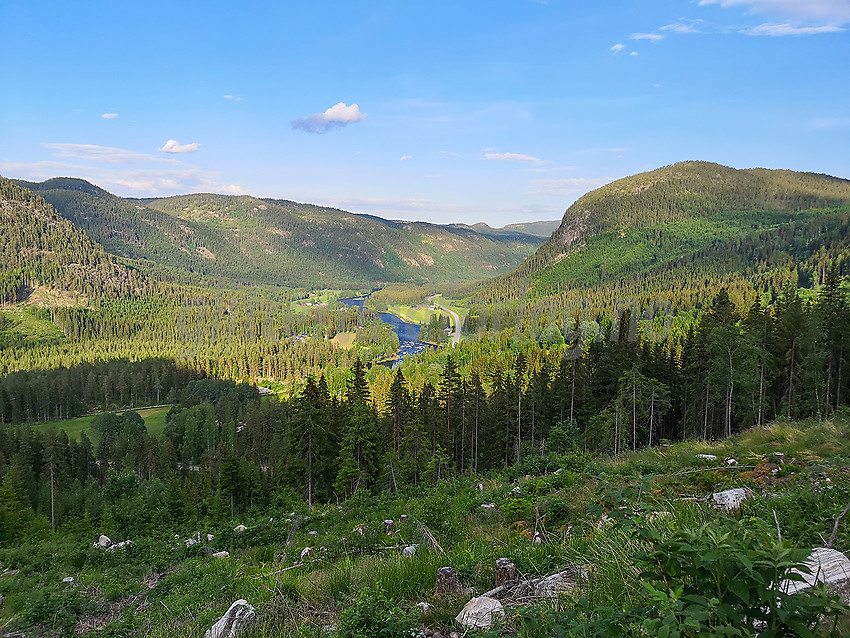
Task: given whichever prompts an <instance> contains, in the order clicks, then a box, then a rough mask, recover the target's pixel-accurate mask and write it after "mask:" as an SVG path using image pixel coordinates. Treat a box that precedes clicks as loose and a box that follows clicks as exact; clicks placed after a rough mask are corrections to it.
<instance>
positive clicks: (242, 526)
mask: <svg viewBox="0 0 850 638" xmlns="http://www.w3.org/2000/svg"><path fill="white" fill-rule="evenodd" d="M247 529H248V528H247V527H245V526H244V525H237V526H236V527H234V528H233V531H234V532H239V533H242V532H244V531H245V530H247Z"/></svg>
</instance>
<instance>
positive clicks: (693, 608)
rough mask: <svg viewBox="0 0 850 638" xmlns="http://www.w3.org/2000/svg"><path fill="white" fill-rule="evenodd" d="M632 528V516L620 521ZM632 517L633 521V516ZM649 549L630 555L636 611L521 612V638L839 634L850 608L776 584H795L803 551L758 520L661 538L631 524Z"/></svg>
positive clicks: (584, 606)
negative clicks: (638, 599)
mask: <svg viewBox="0 0 850 638" xmlns="http://www.w3.org/2000/svg"><path fill="white" fill-rule="evenodd" d="M625 520H629V521H631V523H632V524H633V525H634V523H635V520H636V519H634V518H626V519H625ZM637 520H639V519H637ZM636 529H637V531H638V532H639V533H640V535H641V536H642V537H643V538H644V539H645V540H646V542H647V544H648V546H649V548H650V549H649V551H646V552H642V553H639V554H637V555H635V556H634V559H635V561H636V562H637V564H638V565H639V566H640V567H641V568H642V569H643V570H644V573H643V574H642V575H641V577H642V585H643V587H644V590H645V594H646V597H645V602H644V604H643V605H642V606H640V607H632V608H627V609H614V608H611V607H602V608H599V607H596V608H594V607H593V606H592V605H590V603H589V602H588V601H587V600H586V599H584V600H581V601H579V602H578V603H577V604H576V605H575V606H574V607H572V608H570V609H568V610H566V611H564V610H557V609H549V610H540V609H534V608H530V609H528V610H525V611H522V612H520V614H519V616H520V623H521V624H520V629H519V635H520V636H521V637H522V638H543V637H544V636H546V637H555V638H557V637H566V636H570V637H573V636H584V637H595V638H614V637H620V636H622V637H625V636H658V637H660V638H686V637H687V638H690V637H696V636H700V637H702V636H728V637H733V636H734V637H738V636H740V637H749V636H756V635H758V636H760V637H761V638H780V637H791V636H794V637H801V638H809V637H811V638H814V637H815V636H840V635H846V634H843V633H842V632H841V631H840V630H839V629H838V627H837V623H838V621H839V618H840V616H842V614H844V613H846V612H847V611H850V609H848V607H847V606H846V605H843V604H842V603H840V602H839V601H838V599H837V598H835V597H831V596H829V595H828V594H827V592H826V589H825V586H822V585H821V586H818V587H816V588H814V589H811V590H808V591H804V592H800V593H797V594H793V595H790V594H787V593H784V592H783V591H782V588H781V587H780V586H779V583H782V582H783V581H786V580H792V581H795V580H796V581H799V580H802V576H801V575H800V574H799V573H792V571H793V570H797V571H798V572H806V573H808V569H807V568H806V567H804V566H803V565H802V563H803V561H804V560H805V559H806V558H807V557H808V555H809V552H808V550H802V549H795V548H792V547H790V546H789V545H788V544H787V543H782V542H780V541H778V540H776V539H774V538H773V537H772V534H771V530H770V529H769V528H768V527H767V526H766V525H765V524H764V523H761V522H760V521H752V520H742V521H739V520H735V519H720V520H717V521H713V522H711V523H708V524H705V525H702V526H701V527H699V528H697V529H692V530H688V529H682V530H678V531H676V532H675V533H674V534H673V535H672V536H671V537H670V538H667V539H662V538H661V537H660V536H659V535H658V534H657V533H656V532H654V531H651V530H649V529H647V528H646V527H643V526H641V525H640V524H639V523H638V524H637V525H636Z"/></svg>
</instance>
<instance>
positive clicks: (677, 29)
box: [658, 18, 703, 35]
mask: <svg viewBox="0 0 850 638" xmlns="http://www.w3.org/2000/svg"><path fill="white" fill-rule="evenodd" d="M702 23H703V20H690V19H688V18H681V19H679V20H676V22H673V23H672V24H665V25H664V26H663V27H660V28H659V29H658V30H659V31H669V32H670V33H677V34H679V35H688V34H691V33H700V27H699V25H700V24H702Z"/></svg>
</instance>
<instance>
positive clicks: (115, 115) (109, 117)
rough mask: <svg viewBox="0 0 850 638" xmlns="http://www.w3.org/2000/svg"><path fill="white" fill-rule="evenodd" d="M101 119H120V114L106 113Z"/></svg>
mask: <svg viewBox="0 0 850 638" xmlns="http://www.w3.org/2000/svg"><path fill="white" fill-rule="evenodd" d="M100 117H102V118H103V119H104V120H114V119H115V118H116V117H118V113H104V114H103V115H101V116H100Z"/></svg>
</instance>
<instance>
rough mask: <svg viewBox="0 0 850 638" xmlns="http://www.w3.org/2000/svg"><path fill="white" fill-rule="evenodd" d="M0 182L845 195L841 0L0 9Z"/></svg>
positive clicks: (362, 202) (354, 199) (154, 191)
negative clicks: (674, 180)
mask: <svg viewBox="0 0 850 638" xmlns="http://www.w3.org/2000/svg"><path fill="white" fill-rule="evenodd" d="M0 59H3V60H4V62H5V64H4V67H5V70H4V79H3V82H2V84H0V96H2V99H0V174H2V175H4V176H6V177H15V178H23V179H35V180H41V179H45V178H48V177H52V176H58V175H63V176H65V175H67V176H75V177H83V178H85V179H89V180H91V181H93V182H94V183H96V184H98V185H99V186H102V187H103V188H106V189H107V190H109V191H111V192H114V193H116V194H119V195H124V196H162V195H172V194H181V193H187V192H199V191H214V192H224V193H250V194H253V195H258V196H264V197H280V198H287V199H293V200H296V201H302V202H311V203H317V204H323V205H330V206H336V207H339V208H343V209H346V210H351V211H355V212H365V213H372V214H377V215H381V216H384V217H390V218H401V219H425V220H429V221H436V222H452V221H463V222H476V221H485V222H487V223H490V224H491V225H495V226H500V225H503V224H506V223H511V222H520V221H531V220H534V219H558V218H560V217H561V215H562V213H563V211H564V210H565V209H566V208H567V206H568V205H569V204H570V203H572V202H573V201H574V200H575V199H577V198H578V197H579V196H581V195H582V194H583V193H585V192H587V191H588V190H592V189H593V188H596V187H598V186H600V185H602V184H604V183H606V182H607V181H611V180H612V179H615V178H618V177H622V176H625V175H629V174H632V173H635V172H640V171H644V170H651V169H653V168H656V167H658V166H661V165H665V164H670V163H673V162H677V161H681V160H687V159H701V160H708V161H715V162H719V163H723V164H727V165H730V166H735V167H739V168H743V167H752V166H765V167H769V168H791V169H795V170H808V171H814V172H823V173H829V174H832V175H836V176H840V177H850V64H849V63H848V62H850V1H848V0H701V1H699V0H646V1H642V2H637V1H633V2H628V1H610V2H604V3H603V2H598V3H597V2H594V3H591V2H574V1H566V0H545V1H544V0H536V1H535V0H488V1H486V2H483V1H478V0H452V1H445V2H444V1H442V0H429V1H428V2H424V1H421V2H420V1H418V0H361V1H360V2H336V1H333V2H331V1H316V2H297V3H296V2H288V1H278V2H243V3H239V4H238V5H237V3H223V2H214V1H207V2H203V3H200V2H183V1H181V2H174V1H173V0H171V1H169V2H159V1H157V0H151V1H148V2H145V3H129V2H121V3H119V2H96V1H88V2H84V3H70V2H56V1H50V0H48V1H45V2H32V0H25V1H20V0H4V2H3V4H2V6H0Z"/></svg>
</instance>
